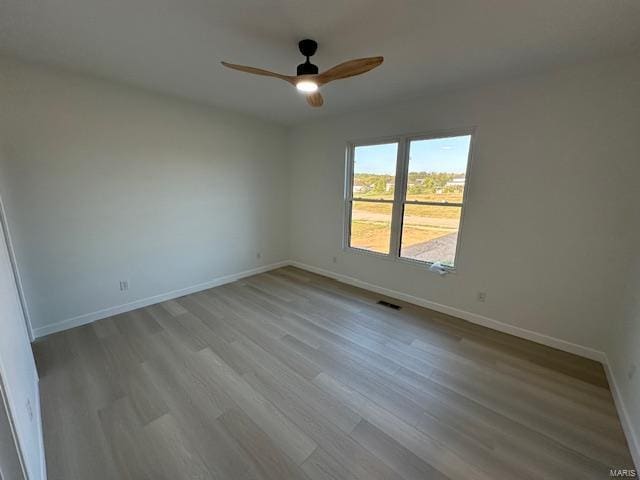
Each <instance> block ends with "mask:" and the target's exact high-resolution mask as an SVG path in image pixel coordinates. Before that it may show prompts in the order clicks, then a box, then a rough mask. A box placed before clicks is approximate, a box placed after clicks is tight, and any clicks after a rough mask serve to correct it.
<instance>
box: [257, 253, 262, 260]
mask: <svg viewBox="0 0 640 480" xmlns="http://www.w3.org/2000/svg"><path fill="white" fill-rule="evenodd" d="M256 258H257V259H258V260H260V259H261V258H262V253H260V252H258V253H256Z"/></svg>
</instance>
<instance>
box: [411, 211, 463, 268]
mask: <svg viewBox="0 0 640 480" xmlns="http://www.w3.org/2000/svg"><path fill="white" fill-rule="evenodd" d="M461 211H462V208H460V207H437V206H433V205H405V208H404V218H403V222H402V246H401V251H400V256H402V257H404V258H411V259H414V260H421V261H424V262H432V263H434V262H441V263H443V264H445V265H449V266H453V262H454V259H455V256H456V244H457V241H458V229H459V227H460V214H461Z"/></svg>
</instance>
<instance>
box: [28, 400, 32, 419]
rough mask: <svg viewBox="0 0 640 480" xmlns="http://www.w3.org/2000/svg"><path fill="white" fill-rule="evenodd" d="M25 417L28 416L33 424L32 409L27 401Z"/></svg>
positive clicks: (29, 401)
mask: <svg viewBox="0 0 640 480" xmlns="http://www.w3.org/2000/svg"><path fill="white" fill-rule="evenodd" d="M27 415H29V420H30V421H32V422H33V408H32V407H31V400H29V399H27Z"/></svg>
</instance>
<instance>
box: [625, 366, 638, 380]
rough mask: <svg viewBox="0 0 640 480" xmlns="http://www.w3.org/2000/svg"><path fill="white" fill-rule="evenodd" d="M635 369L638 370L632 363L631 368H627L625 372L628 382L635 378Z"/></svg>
mask: <svg viewBox="0 0 640 480" xmlns="http://www.w3.org/2000/svg"><path fill="white" fill-rule="evenodd" d="M637 369H638V367H637V365H636V364H635V363H632V364H631V366H630V367H629V371H627V378H628V379H629V381H631V380H633V377H635V375H636V370H637Z"/></svg>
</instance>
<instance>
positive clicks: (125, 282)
mask: <svg viewBox="0 0 640 480" xmlns="http://www.w3.org/2000/svg"><path fill="white" fill-rule="evenodd" d="M127 290H129V280H120V291H121V292H126V291H127Z"/></svg>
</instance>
